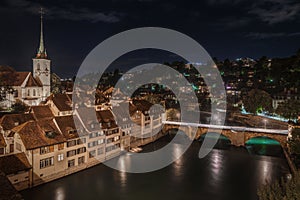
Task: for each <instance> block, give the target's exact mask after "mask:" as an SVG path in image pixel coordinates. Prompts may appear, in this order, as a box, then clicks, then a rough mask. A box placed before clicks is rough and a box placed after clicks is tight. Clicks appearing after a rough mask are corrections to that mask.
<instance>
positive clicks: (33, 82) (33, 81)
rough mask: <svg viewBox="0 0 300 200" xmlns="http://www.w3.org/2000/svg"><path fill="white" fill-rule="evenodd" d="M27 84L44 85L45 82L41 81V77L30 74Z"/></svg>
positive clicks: (32, 85)
mask: <svg viewBox="0 0 300 200" xmlns="http://www.w3.org/2000/svg"><path fill="white" fill-rule="evenodd" d="M25 86H26V87H42V86H43V84H42V83H41V81H40V79H39V78H33V76H32V75H31V74H30V76H29V77H28V80H27V83H26V85H25Z"/></svg>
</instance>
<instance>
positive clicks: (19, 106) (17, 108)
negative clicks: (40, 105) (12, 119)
mask: <svg viewBox="0 0 300 200" xmlns="http://www.w3.org/2000/svg"><path fill="white" fill-rule="evenodd" d="M11 108H12V112H13V113H24V112H26V111H27V110H28V107H27V106H26V105H25V104H24V103H22V102H19V101H17V102H16V103H15V104H13V105H12V107H11Z"/></svg>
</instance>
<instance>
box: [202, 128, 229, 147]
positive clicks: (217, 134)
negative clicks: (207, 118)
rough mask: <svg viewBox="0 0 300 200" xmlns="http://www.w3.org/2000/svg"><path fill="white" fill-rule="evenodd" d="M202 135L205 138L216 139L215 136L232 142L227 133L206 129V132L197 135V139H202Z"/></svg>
mask: <svg viewBox="0 0 300 200" xmlns="http://www.w3.org/2000/svg"><path fill="white" fill-rule="evenodd" d="M204 137H205V138H208V139H209V138H213V139H216V138H218V139H222V140H228V141H229V143H230V144H232V141H231V138H230V136H229V135H225V134H223V133H222V132H215V131H213V132H212V131H209V132H208V131H207V132H205V133H203V134H201V135H200V136H199V140H203V139H204Z"/></svg>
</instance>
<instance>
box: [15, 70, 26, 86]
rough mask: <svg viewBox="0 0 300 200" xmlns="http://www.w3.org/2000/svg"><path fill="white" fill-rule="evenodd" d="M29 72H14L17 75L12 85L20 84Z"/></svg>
mask: <svg viewBox="0 0 300 200" xmlns="http://www.w3.org/2000/svg"><path fill="white" fill-rule="evenodd" d="M29 74H30V72H16V76H17V77H16V80H15V82H14V85H13V86H21V85H22V84H23V83H24V81H25V80H26V78H27V76H29Z"/></svg>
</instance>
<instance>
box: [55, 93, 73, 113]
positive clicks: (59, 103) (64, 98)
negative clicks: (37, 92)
mask: <svg viewBox="0 0 300 200" xmlns="http://www.w3.org/2000/svg"><path fill="white" fill-rule="evenodd" d="M50 99H52V101H53V103H54V105H55V106H56V107H57V109H58V110H59V111H72V107H71V105H72V100H71V99H70V98H69V96H68V95H67V94H53V95H52V96H51V98H50Z"/></svg>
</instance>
